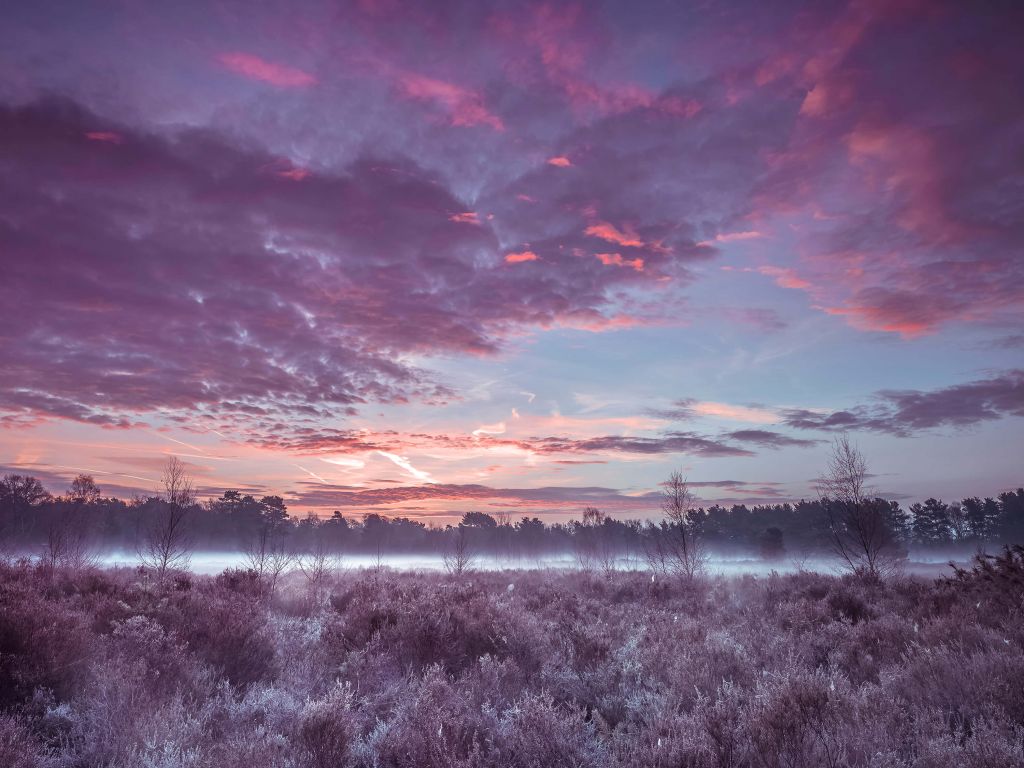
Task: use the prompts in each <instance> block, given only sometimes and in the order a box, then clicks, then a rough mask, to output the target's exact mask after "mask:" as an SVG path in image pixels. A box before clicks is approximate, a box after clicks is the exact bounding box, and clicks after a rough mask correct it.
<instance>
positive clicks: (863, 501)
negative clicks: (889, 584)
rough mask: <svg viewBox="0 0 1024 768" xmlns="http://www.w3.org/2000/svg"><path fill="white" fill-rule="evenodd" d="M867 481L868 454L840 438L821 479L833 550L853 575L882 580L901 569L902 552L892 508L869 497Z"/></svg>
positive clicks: (834, 442) (836, 441)
mask: <svg viewBox="0 0 1024 768" xmlns="http://www.w3.org/2000/svg"><path fill="white" fill-rule="evenodd" d="M867 480H868V464H867V460H866V459H865V458H864V454H863V453H861V451H860V449H859V448H858V447H857V446H856V445H854V444H853V443H852V442H851V441H850V438H849V436H848V435H846V434H843V435H840V436H838V437H836V438H835V440H834V441H833V443H832V452H831V454H830V456H829V461H828V467H827V469H826V472H825V474H824V475H823V476H822V477H820V478H819V479H818V481H817V490H818V495H819V496H820V498H821V502H822V505H823V506H824V508H825V510H826V514H827V515H828V526H829V535H830V537H831V540H832V548H833V549H834V550H835V552H836V554H837V555H838V556H839V558H840V560H841V561H842V563H843V566H844V568H845V569H846V570H848V571H849V572H850V573H853V574H855V575H857V576H860V577H863V578H866V579H871V580H877V579H880V578H882V577H884V576H887V575H891V574H892V573H893V572H894V571H896V570H897V569H898V568H899V566H900V565H901V564H902V560H903V553H902V550H901V548H900V547H899V545H898V542H897V541H896V538H895V536H894V535H893V532H892V529H891V526H890V525H889V522H888V519H887V516H886V511H887V505H886V504H885V503H884V502H882V501H880V500H878V499H872V498H870V491H869V489H868V486H867Z"/></svg>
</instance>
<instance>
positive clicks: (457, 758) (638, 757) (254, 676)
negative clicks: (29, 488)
mask: <svg viewBox="0 0 1024 768" xmlns="http://www.w3.org/2000/svg"><path fill="white" fill-rule="evenodd" d="M1022 566H1024V552H1022V551H1021V550H1019V549H1017V550H1008V551H1007V552H1006V553H1004V555H1003V556H1002V557H1001V558H996V559H992V558H989V559H985V560H983V561H979V564H978V565H976V566H975V568H974V569H973V570H970V569H968V570H961V571H960V572H959V574H955V573H954V572H953V571H952V570H950V571H949V576H950V577H949V578H941V579H938V580H936V579H926V578H922V577H919V576H896V577H893V578H889V579H885V580H880V581H866V580H864V579H858V578H855V577H853V576H837V575H825V574H819V573H812V572H807V571H799V572H796V573H787V574H778V573H769V574H768V575H765V576H752V575H747V576H740V577H735V576H734V577H726V576H706V577H703V578H698V579H693V580H680V579H675V578H666V577H664V576H662V575H660V574H651V573H650V572H646V571H614V572H597V571H591V572H584V571H579V570H568V569H561V570H554V569H534V570H506V571H496V570H489V571H480V570H472V571H466V572H464V573H461V574H446V573H441V572H425V571H418V572H417V571H393V570H390V569H387V568H364V569H358V570H356V569H350V570H347V571H334V570H331V569H325V570H323V571H322V572H319V573H316V574H312V573H304V572H301V571H295V572H293V573H291V574H289V575H286V576H284V577H283V578H282V579H281V580H280V581H279V582H278V583H277V584H276V585H274V584H270V583H268V581H267V580H266V579H265V578H261V577H260V576H259V574H257V573H256V572H254V571H251V570H244V569H234V570H227V571H224V572H223V573H221V574H219V575H216V576H206V575H198V574H195V573H190V572H186V571H177V572H174V573H169V574H167V575H166V577H165V578H163V579H158V578H156V577H155V576H154V574H153V573H152V572H151V571H149V570H147V569H143V568H134V569H129V568H120V569H99V568H95V567H80V568H52V567H47V566H46V564H45V563H43V562H41V561H36V562H30V561H28V560H22V561H20V562H19V561H8V562H6V563H4V564H2V565H0V765H3V766H10V768H36V767H41V766H47V767H49V766H54V767H56V766H61V767H64V766H68V767H70V766H111V767H120V766H124V767H125V768H127V767H128V766H133V767H134V766H145V767H147V768H186V767H192V766H195V767H197V768H198V767H199V766H210V767H211V768H213V767H214V766H216V767H217V768H232V767H234V766H237V767H238V768H243V767H244V768H270V767H271V766H275V767H277V766H280V767H281V768H286V767H290V766H296V767H298V766H313V767H316V768H328V767H329V766H367V767H369V766H409V767H410V768H412V767H413V766H417V767H419V766H453V767H454V766H466V767H467V768H468V767H469V766H480V767H481V768H483V767H484V766H495V767H497V766H521V767H522V768H528V767H530V768H532V767H536V768H541V767H542V766H621V767H623V768H625V767H627V766H695V767H696V766H701V767H703V766H708V767H710V766H720V767H723V768H724V767H726V766H734V767H736V768H739V767H740V766H752V767H753V766H762V767H764V768H783V767H785V768H797V767H799V766H808V767H810V766H833V767H838V766H893V767H894V768H895V766H935V767H936V768H938V767H939V766H951V765H958V766H960V765H963V766H979V768H980V767H981V766H986V767H987V766H1015V765H1022V764H1024V695H1022V694H1021V691H1024V610H1022V594H1024V580H1022V578H1021V576H1022V570H1024V567H1022Z"/></svg>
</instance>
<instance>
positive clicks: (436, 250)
mask: <svg viewBox="0 0 1024 768" xmlns="http://www.w3.org/2000/svg"><path fill="white" fill-rule="evenodd" d="M101 129H102V130H103V131H109V132H113V133H117V134H118V135H119V136H121V137H122V141H121V143H120V144H117V145H112V144H111V145H107V144H106V142H93V141H90V140H88V139H86V138H85V134H86V133H87V132H88V131H96V130H101ZM0 137H2V139H3V141H2V142H0V161H2V162H3V163H5V167H6V168H7V172H6V173H5V174H4V177H3V180H2V181H0V202H2V204H3V208H4V211H5V217H4V220H3V222H0V237H2V238H3V240H4V242H5V248H6V252H7V254H8V256H9V257H10V262H9V267H8V269H7V270H6V273H5V279H4V281H3V283H2V285H0V298H2V301H3V303H4V306H5V308H6V310H7V314H8V316H9V317H10V318H11V321H10V322H7V323H5V324H4V327H3V328H0V342H2V343H3V346H4V349H5V365H4V366H3V368H2V371H0V392H2V393H3V394H2V398H0V399H2V402H0V411H2V413H0V417H2V418H3V420H4V421H5V422H6V423H8V424H18V423H20V424H29V423H34V421H35V420H36V419H38V418H39V417H40V416H46V417H59V418H66V419H73V420H77V421H82V422H88V423H96V424H100V425H106V426H110V427H127V426H130V425H132V424H136V423H139V422H140V421H142V420H144V416H145V414H147V413H149V414H152V413H154V412H156V411H157V410H160V411H161V413H162V414H163V416H164V417H165V418H169V419H171V420H179V421H180V422H181V423H184V424H188V425H196V424H200V423H202V424H203V425H204V427H205V428H212V429H217V430H218V431H221V432H225V433H228V432H231V431H232V425H233V424H234V425H235V426H238V425H242V424H243V423H244V425H245V428H246V429H250V428H251V429H253V430H254V431H258V432H262V433H264V434H267V433H271V432H277V433H280V432H281V431H282V427H281V426H277V427H275V426H274V425H275V424H277V425H280V424H281V423H282V422H281V421H280V418H281V416H282V415H287V424H288V426H287V431H289V432H290V433H292V434H294V435H297V436H299V437H301V435H302V432H301V430H302V429H303V428H304V426H306V424H307V423H322V422H323V421H324V419H329V418H332V417H338V416H344V415H350V414H351V413H352V412H353V409H354V408H357V407H359V406H360V405H363V404H365V403H368V402H385V403H400V402H407V401H409V400H421V401H424V402H440V401H443V400H445V399H447V398H448V397H450V396H451V394H452V393H451V391H450V390H448V389H447V388H445V387H443V386H441V385H440V384H439V383H438V382H436V381H434V380H433V378H432V377H431V375H430V374H429V373H427V372H426V371H424V370H422V369H420V368H417V367H414V366H412V365H411V364H410V363H408V362H406V360H407V359H408V356H409V355H417V356H419V357H420V359H423V356H430V355H433V354H451V353H456V354H473V355H481V354H482V355H487V354H494V353H496V352H497V351H499V350H500V349H501V348H502V345H503V342H504V339H505V337H506V336H507V335H508V334H514V333H519V332H520V330H521V329H523V328H550V327H558V326H561V327H577V328H586V329H587V330H592V331H601V330H611V329H615V328H620V327H629V326H632V325H636V324H638V323H642V322H648V320H646V319H644V318H639V317H635V316H626V315H624V314H622V313H621V312H619V311H617V310H616V303H615V298H614V297H615V294H616V291H617V288H618V286H620V285H622V284H632V283H635V282H636V280H637V279H641V278H642V275H641V274H640V273H637V272H635V270H608V269H603V268H602V267H601V265H599V264H596V260H595V263H593V264H592V263H589V262H588V261H586V260H578V259H568V260H567V259H553V260H550V261H548V260H547V259H544V260H541V259H540V258H539V256H538V252H537V251H534V250H531V251H523V252H519V254H518V255H516V254H508V256H512V257H513V258H512V261H515V260H520V261H521V260H534V261H536V268H535V269H530V270H516V271H515V272H514V273H513V272H508V271H507V270H503V269H501V267H502V265H503V263H504V259H503V258H502V257H501V256H500V253H501V249H500V248H499V246H498V243H497V238H496V236H495V234H494V232H493V231H492V229H491V226H490V224H489V223H483V222H481V225H480V226H472V227H467V226H465V225H464V224H463V223H462V222H459V221H452V220H451V216H452V213H451V212H452V211H465V210H466V209H467V206H466V205H465V203H464V202H462V201H461V200H460V199H459V198H458V197H457V196H456V195H455V194H454V193H453V192H452V191H450V190H449V189H448V188H447V187H446V185H445V184H444V183H443V182H442V181H440V180H439V179H438V178H437V177H436V176H433V175H431V174H430V173H428V172H426V171H424V170H423V169H422V168H420V167H418V166H416V165H415V164H414V163H411V162H410V161H408V160H404V159H401V158H393V159H390V160H382V159H374V158H363V159H360V160H356V161H354V162H353V163H351V164H349V165H347V166H345V167H344V168H343V169H339V170H336V171H328V170H319V171H318V172H317V173H316V174H310V175H304V176H303V178H301V183H296V181H297V179H296V178H281V177H280V176H279V175H278V174H277V173H274V172H271V173H268V172H267V171H266V169H268V168H270V169H275V168H281V164H280V158H279V157H276V156H272V155H268V154H266V153H263V152H261V151H259V150H256V149H252V148H247V147H244V146H240V145H236V144H234V143H232V142H230V141H229V140H228V137H225V136H222V135H221V134H219V133H217V132H214V131H211V130H205V129H203V130H198V129H197V130H182V131H180V132H178V133H176V134H174V135H173V136H171V137H163V136H160V135H157V134H151V133H146V132H142V131H139V130H134V129H132V128H130V127H128V126H125V125H114V124H109V123H106V121H104V120H102V119H101V118H99V117H97V116H96V115H94V114H92V113H90V112H88V111H86V110H84V109H82V108H81V107H79V106H77V105H75V104H73V103H71V102H68V101H59V100H58V101H54V100H50V101H43V102H36V103H32V104H29V105H26V106H23V107H18V108H11V107H2V106H0ZM98 144H104V146H103V148H102V151H97V150H98V146H97V145H98ZM44 212H45V215H44ZM524 254H532V256H529V255H524ZM426 285H429V286H430V287H431V288H430V290H429V291H424V290H423V286H426ZM186 411H187V412H188V416H187V417H186V416H185V415H184V413H185V412H186ZM281 440H282V441H285V442H287V439H286V437H285V436H283V435H282V436H281Z"/></svg>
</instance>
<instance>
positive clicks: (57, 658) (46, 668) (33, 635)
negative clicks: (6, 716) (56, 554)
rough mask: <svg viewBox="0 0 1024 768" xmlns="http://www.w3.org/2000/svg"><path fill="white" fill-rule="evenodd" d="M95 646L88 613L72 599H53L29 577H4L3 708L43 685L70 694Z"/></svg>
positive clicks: (0, 612) (0, 629)
mask: <svg viewBox="0 0 1024 768" xmlns="http://www.w3.org/2000/svg"><path fill="white" fill-rule="evenodd" d="M94 648H95V641H94V637H93V635H92V632H91V631H90V629H89V621H88V617H87V616H86V615H85V614H83V613H81V612H80V611H77V610H75V609H74V608H72V607H71V606H70V605H69V604H68V603H67V601H66V600H62V599H59V598H56V599H47V598H46V597H45V596H44V594H43V593H42V590H41V588H40V586H39V585H35V584H33V583H32V582H31V581H30V580H28V579H19V580H16V581H6V582H0V711H2V710H3V709H4V708H9V707H14V706H17V705H18V704H21V703H23V702H25V701H26V700H27V699H29V698H30V697H31V696H32V694H33V692H34V691H35V690H37V689H40V688H43V689H47V690H49V691H52V692H53V694H54V695H55V696H57V697H58V698H60V699H64V698H67V697H68V696H70V695H71V693H72V692H73V691H74V690H75V689H76V688H77V687H78V686H79V685H80V684H81V682H82V680H83V679H84V678H85V675H86V670H87V666H88V662H89V659H90V657H91V656H92V654H93V652H94Z"/></svg>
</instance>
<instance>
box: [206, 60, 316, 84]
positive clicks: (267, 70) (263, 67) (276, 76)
mask: <svg viewBox="0 0 1024 768" xmlns="http://www.w3.org/2000/svg"><path fill="white" fill-rule="evenodd" d="M218 58H219V60H220V62H221V64H223V65H224V66H225V67H227V68H228V69H230V70H231V71H232V72H234V73H236V74H239V75H242V76H243V77H247V78H249V79H250V80H259V81H261V82H264V83H270V84H271V85H276V86H277V87H279V88H304V87H306V86H309V85H313V84H314V83H315V82H316V78H315V77H313V75H311V74H309V73H308V72H304V71H303V70H301V69H297V68H295V67H290V66H287V65H285V64H275V63H274V62H270V61H266V60H265V59H261V58H260V57H259V56H253V55H252V54H248V53H222V54H221V55H220V56H219V57H218Z"/></svg>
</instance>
